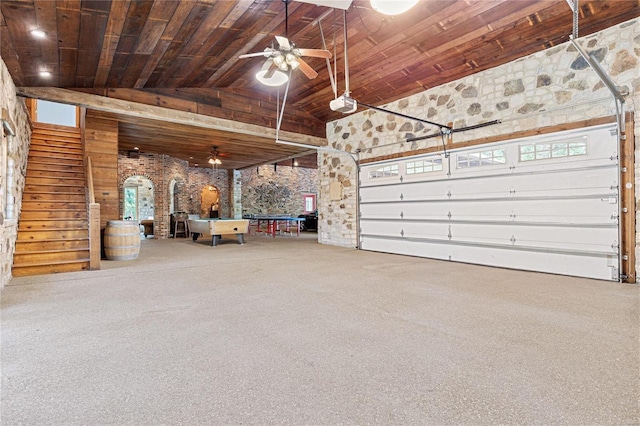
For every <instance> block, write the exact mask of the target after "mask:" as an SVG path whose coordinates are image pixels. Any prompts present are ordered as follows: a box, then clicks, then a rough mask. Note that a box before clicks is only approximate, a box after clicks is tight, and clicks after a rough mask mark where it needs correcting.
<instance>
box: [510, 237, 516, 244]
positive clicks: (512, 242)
mask: <svg viewBox="0 0 640 426" xmlns="http://www.w3.org/2000/svg"><path fill="white" fill-rule="evenodd" d="M509 241H511V244H512V245H515V244H516V236H515V235H512V236H511V239H509Z"/></svg>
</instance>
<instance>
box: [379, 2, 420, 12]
mask: <svg viewBox="0 0 640 426" xmlns="http://www.w3.org/2000/svg"><path fill="white" fill-rule="evenodd" d="M418 1H419V0H371V7H373V8H374V9H375V10H376V11H378V12H380V13H382V14H385V15H400V14H401V13H404V12H406V11H407V10H409V9H411V8H412V7H413V6H415V5H416V4H418Z"/></svg>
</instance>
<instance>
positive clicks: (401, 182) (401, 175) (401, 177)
mask: <svg viewBox="0 0 640 426" xmlns="http://www.w3.org/2000/svg"><path fill="white" fill-rule="evenodd" d="M402 181H403V179H402V175H400V183H402Z"/></svg>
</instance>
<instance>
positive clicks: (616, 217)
mask: <svg viewBox="0 0 640 426" xmlns="http://www.w3.org/2000/svg"><path fill="white" fill-rule="evenodd" d="M619 218H620V216H618V215H617V214H612V215H611V220H618V219H619Z"/></svg>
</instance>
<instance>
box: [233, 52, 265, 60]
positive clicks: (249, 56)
mask: <svg viewBox="0 0 640 426" xmlns="http://www.w3.org/2000/svg"><path fill="white" fill-rule="evenodd" d="M269 55H271V52H256V53H245V54H244V55H240V56H238V58H240V59H244V58H253V57H256V56H265V57H266V56H269Z"/></svg>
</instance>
